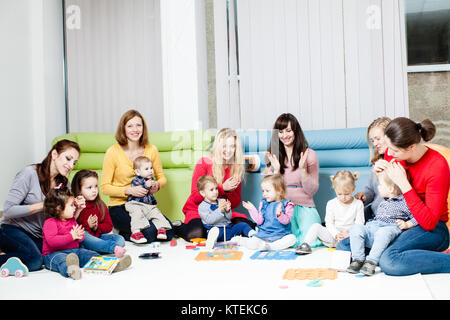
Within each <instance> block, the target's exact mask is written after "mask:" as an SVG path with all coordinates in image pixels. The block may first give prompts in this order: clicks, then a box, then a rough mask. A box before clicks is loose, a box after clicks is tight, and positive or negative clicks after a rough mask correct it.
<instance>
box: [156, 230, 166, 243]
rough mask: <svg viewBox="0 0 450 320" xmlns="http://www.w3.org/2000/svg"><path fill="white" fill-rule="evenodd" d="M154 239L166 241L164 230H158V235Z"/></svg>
mask: <svg viewBox="0 0 450 320" xmlns="http://www.w3.org/2000/svg"><path fill="white" fill-rule="evenodd" d="M156 238H157V239H160V240H166V239H167V234H166V229H164V228H159V229H158V234H157V235H156Z"/></svg>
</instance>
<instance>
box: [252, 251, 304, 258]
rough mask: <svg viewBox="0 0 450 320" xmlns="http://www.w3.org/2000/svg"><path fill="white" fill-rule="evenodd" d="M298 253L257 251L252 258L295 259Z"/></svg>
mask: <svg viewBox="0 0 450 320" xmlns="http://www.w3.org/2000/svg"><path fill="white" fill-rule="evenodd" d="M297 257H298V255H297V254H296V253H295V251H256V252H255V253H254V254H253V255H252V256H251V257H250V259H252V260H295V259H297Z"/></svg>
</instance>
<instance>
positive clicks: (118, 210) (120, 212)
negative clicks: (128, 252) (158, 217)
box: [108, 204, 174, 243]
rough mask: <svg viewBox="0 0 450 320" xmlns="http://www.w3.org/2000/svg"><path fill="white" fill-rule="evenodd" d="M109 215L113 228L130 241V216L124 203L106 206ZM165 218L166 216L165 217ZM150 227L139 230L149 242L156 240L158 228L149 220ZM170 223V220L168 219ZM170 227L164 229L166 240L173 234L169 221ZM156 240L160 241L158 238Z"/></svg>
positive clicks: (170, 238)
mask: <svg viewBox="0 0 450 320" xmlns="http://www.w3.org/2000/svg"><path fill="white" fill-rule="evenodd" d="M108 209H109V215H110V216H111V220H112V223H113V225H114V228H116V229H117V230H118V231H119V234H120V235H121V236H122V237H124V238H125V240H127V241H130V236H131V224H130V222H131V218H130V215H129V213H128V211H127V210H125V205H124V204H122V205H120V206H113V207H108ZM166 219H167V218H166ZM167 221H169V219H167ZM149 223H150V227H148V228H145V229H142V230H141V232H142V234H143V235H144V237H145V238H146V239H147V243H151V242H153V241H155V240H156V236H157V234H158V230H157V229H156V227H155V225H154V224H153V223H152V222H151V221H149ZM169 223H170V221H169ZM170 226H171V227H172V229H170V230H166V235H167V240H165V241H170V240H172V238H173V236H174V230H173V226H172V223H170ZM157 241H160V240H159V239H158V240H157Z"/></svg>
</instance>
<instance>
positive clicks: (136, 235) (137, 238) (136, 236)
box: [130, 232, 147, 243]
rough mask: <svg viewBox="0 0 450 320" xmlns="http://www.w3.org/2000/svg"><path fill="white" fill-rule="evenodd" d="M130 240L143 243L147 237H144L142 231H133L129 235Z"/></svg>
mask: <svg viewBox="0 0 450 320" xmlns="http://www.w3.org/2000/svg"><path fill="white" fill-rule="evenodd" d="M130 240H131V241H133V242H134V243H145V242H147V239H146V238H145V237H144V235H143V234H142V232H135V233H133V234H132V235H131V236H130Z"/></svg>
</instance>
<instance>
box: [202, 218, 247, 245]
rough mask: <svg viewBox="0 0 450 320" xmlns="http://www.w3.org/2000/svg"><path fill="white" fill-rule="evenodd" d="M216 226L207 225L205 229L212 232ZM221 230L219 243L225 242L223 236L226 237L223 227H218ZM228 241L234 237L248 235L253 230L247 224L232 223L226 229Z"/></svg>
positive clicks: (218, 238)
mask: <svg viewBox="0 0 450 320" xmlns="http://www.w3.org/2000/svg"><path fill="white" fill-rule="evenodd" d="M213 227H214V226H207V225H205V229H206V230H207V232H209V230H211V229H212V228H213ZM217 228H219V236H218V237H217V241H225V240H224V239H223V235H224V231H223V227H217ZM225 228H226V233H227V234H226V237H227V239H226V241H228V240H230V239H231V238H233V237H234V236H237V235H241V234H244V235H246V236H247V235H248V233H249V232H250V231H251V230H253V229H252V228H250V226H249V225H248V224H247V223H245V222H239V223H236V224H233V223H230V224H229V225H227V226H226V227H225Z"/></svg>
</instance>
